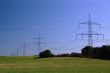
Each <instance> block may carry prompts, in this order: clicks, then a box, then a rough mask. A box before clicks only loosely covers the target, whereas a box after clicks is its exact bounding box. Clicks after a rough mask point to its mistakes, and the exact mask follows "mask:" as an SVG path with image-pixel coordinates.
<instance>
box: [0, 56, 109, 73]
mask: <svg viewBox="0 0 110 73" xmlns="http://www.w3.org/2000/svg"><path fill="white" fill-rule="evenodd" d="M0 73H110V61H109V60H99V59H88V58H75V57H53V58H34V57H32V56H31V57H10V56H9V57H8V56H6V57H0Z"/></svg>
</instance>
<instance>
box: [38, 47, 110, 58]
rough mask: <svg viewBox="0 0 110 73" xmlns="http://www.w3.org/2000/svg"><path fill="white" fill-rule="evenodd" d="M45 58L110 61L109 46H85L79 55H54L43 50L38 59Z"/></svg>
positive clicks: (74, 53) (73, 53)
mask: <svg viewBox="0 0 110 73" xmlns="http://www.w3.org/2000/svg"><path fill="white" fill-rule="evenodd" d="M47 57H87V58H97V59H110V46H109V45H103V46H102V47H91V46H86V47H84V48H82V49H81V53H76V52H72V53H71V54H68V53H66V54H65V53H64V54H58V55H54V54H52V53H51V51H50V50H45V51H42V52H41V53H40V54H39V58H47Z"/></svg>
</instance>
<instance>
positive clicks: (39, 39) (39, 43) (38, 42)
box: [35, 35, 46, 55]
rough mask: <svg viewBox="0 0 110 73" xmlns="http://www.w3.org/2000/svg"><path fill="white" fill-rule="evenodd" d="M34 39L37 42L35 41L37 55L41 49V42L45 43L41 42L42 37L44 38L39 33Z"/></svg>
mask: <svg viewBox="0 0 110 73" xmlns="http://www.w3.org/2000/svg"><path fill="white" fill-rule="evenodd" d="M35 39H37V40H38V41H37V42H35V45H36V44H38V49H37V50H38V55H39V54H40V52H41V50H42V48H41V45H42V44H46V43H42V42H41V40H42V39H44V38H41V36H40V35H39V36H38V38H35Z"/></svg>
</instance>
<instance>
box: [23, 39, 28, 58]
mask: <svg viewBox="0 0 110 73" xmlns="http://www.w3.org/2000/svg"><path fill="white" fill-rule="evenodd" d="M26 47H27V43H26V42H25V41H24V42H23V56H25V53H26V52H25V51H26Z"/></svg>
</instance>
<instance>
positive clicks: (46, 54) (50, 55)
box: [39, 50, 53, 58]
mask: <svg viewBox="0 0 110 73" xmlns="http://www.w3.org/2000/svg"><path fill="white" fill-rule="evenodd" d="M52 56H53V54H51V51H50V50H45V51H43V52H41V53H40V54H39V58H48V57H52Z"/></svg>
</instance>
